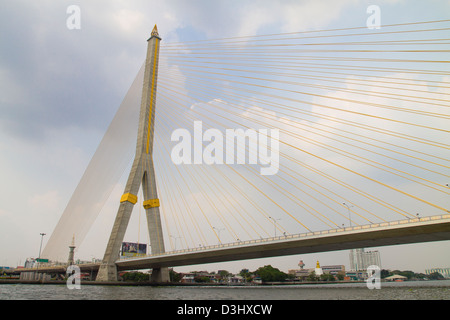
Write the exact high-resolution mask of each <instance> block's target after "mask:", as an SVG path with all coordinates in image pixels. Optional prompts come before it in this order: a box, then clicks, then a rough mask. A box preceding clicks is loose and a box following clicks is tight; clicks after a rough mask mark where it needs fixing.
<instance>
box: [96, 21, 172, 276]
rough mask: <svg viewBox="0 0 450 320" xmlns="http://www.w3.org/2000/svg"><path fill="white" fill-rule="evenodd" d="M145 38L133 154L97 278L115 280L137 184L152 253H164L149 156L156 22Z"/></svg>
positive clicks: (157, 42)
mask: <svg viewBox="0 0 450 320" xmlns="http://www.w3.org/2000/svg"><path fill="white" fill-rule="evenodd" d="M147 41H148V45H147V58H146V61H145V73H144V83H143V89H142V99H141V111H140V116H139V128H138V137H137V143H136V155H135V159H134V162H133V166H132V168H131V172H130V175H129V177H128V181H127V185H126V187H125V193H124V194H123V196H122V198H121V199H120V207H119V210H118V212H117V216H116V220H115V222H114V226H113V230H112V231H111V236H110V238H109V241H108V245H107V248H106V251H105V255H104V257H103V261H102V265H101V266H100V269H99V271H98V274H97V278H96V280H97V281H116V280H117V267H116V265H115V262H116V261H117V259H118V258H119V251H120V246H121V244H122V241H123V238H124V236H125V232H126V229H127V226H128V222H129V221H130V216H131V212H132V210H133V206H134V204H135V203H136V202H137V194H138V191H139V187H140V185H141V183H142V186H143V192H144V202H143V205H144V208H145V211H146V216H147V225H148V231H149V235H150V245H151V247H152V248H151V250H152V254H158V253H164V252H165V249H164V239H163V233H162V226H161V217H160V213H159V199H158V195H157V192H156V182H155V171H154V168H153V159H152V154H153V135H154V128H155V125H154V123H155V110H156V91H157V90H156V87H157V78H158V77H157V75H158V61H159V60H158V59H159V45H160V41H161V38H160V37H159V34H158V29H157V28H156V25H155V27H154V28H153V31H152V33H151V37H150V38H149V39H148V40H147ZM152 280H153V281H155V282H167V281H169V271H168V269H167V268H156V269H154V272H153V274H152Z"/></svg>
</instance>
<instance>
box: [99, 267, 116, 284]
mask: <svg viewBox="0 0 450 320" xmlns="http://www.w3.org/2000/svg"><path fill="white" fill-rule="evenodd" d="M95 280H96V281H101V282H108V281H117V267H116V265H115V264H114V263H112V264H111V263H103V264H101V265H100V268H99V269H98V273H97V277H96V278H95Z"/></svg>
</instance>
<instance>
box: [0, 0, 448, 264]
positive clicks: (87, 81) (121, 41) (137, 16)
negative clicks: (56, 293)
mask: <svg viewBox="0 0 450 320" xmlns="http://www.w3.org/2000/svg"><path fill="white" fill-rule="evenodd" d="M373 4H375V5H378V6H379V7H380V8H381V24H382V25H383V24H394V23H402V22H410V21H427V20H439V19H447V18H448V12H450V3H449V2H448V1H439V0H435V1H427V2H424V1H401V0H385V1H357V0H341V1H328V0H326V1H309V0H304V1H299V0H280V1H269V0H258V1H256V0H253V1H251V0H239V1H225V0H223V1H219V0H214V1H202V0H191V1H186V0H164V1H103V0H101V1H95V2H94V1H75V2H73V1H51V0H47V1H39V2H36V1H8V2H6V1H4V3H2V10H1V11H0V27H1V28H0V44H1V50H0V179H1V183H0V243H2V245H1V246H0V266H1V265H6V266H16V265H22V264H23V263H24V261H25V259H27V258H30V257H36V256H37V255H38V253H39V248H40V241H41V237H40V235H39V234H40V233H46V236H45V237H44V238H43V246H45V244H46V240H47V239H48V237H49V235H50V234H51V232H52V231H53V229H54V227H55V226H56V224H57V222H58V220H59V218H60V216H61V214H62V212H63V211H64V209H65V207H66V205H67V203H68V201H69V199H70V197H71V195H72V193H73V192H74V190H75V188H76V186H77V184H78V182H79V181H80V178H81V176H82V175H83V173H84V171H85V169H86V167H87V165H88V164H89V161H90V159H91V158H92V156H93V154H94V152H95V151H96V149H97V146H98V145H99V143H100V141H101V139H102V137H103V135H104V134H105V132H106V130H107V128H108V126H109V124H110V123H111V121H112V119H113V117H114V115H115V113H116V111H117V109H118V107H119V105H120V103H121V101H122V99H123V98H124V96H125V94H126V92H127V91H128V89H129V87H130V85H131V83H132V81H133V80H134V78H135V76H136V74H137V72H138V71H139V68H140V67H141V65H142V63H143V61H144V60H145V53H146V42H145V41H146V40H147V39H148V37H149V34H150V32H151V30H152V28H153V26H154V25H155V24H157V25H158V30H159V33H160V35H161V37H162V38H163V41H164V43H170V42H185V41H192V40H205V39H216V38H225V37H238V36H252V35H260V34H271V33H282V32H295V31H299V30H300V31H303V30H320V29H333V28H344V27H353V26H361V25H365V23H366V20H367V17H368V14H367V12H366V9H367V7H368V6H369V5H373ZM70 5H77V6H78V7H79V8H80V10H81V11H80V18H81V20H80V27H81V28H80V29H69V28H68V27H67V19H68V18H69V16H70V15H71V14H70V13H67V8H68V7H69V6H70ZM447 38H448V36H447ZM449 182H450V181H449ZM121 192H122V191H121V190H119V189H118V190H114V191H113V195H112V197H116V198H117V197H120V194H121ZM448 201H450V199H449V200H448ZM448 201H447V203H448ZM113 207H114V205H111V207H107V208H110V209H111V210H112V211H113V210H114V208H113ZM110 216H111V215H103V216H100V217H99V218H98V219H97V221H96V226H95V227H94V228H93V231H92V232H91V233H90V234H89V236H88V238H87V239H88V240H87V242H89V241H92V242H91V244H90V245H87V244H86V243H85V244H84V247H83V245H82V246H81V247H80V248H78V251H77V254H79V256H80V257H81V258H83V259H91V258H94V257H95V258H101V257H102V255H103V251H104V241H105V234H108V232H109V231H108V230H110V226H111V223H112V222H111V221H110V220H111V219H110ZM108 218H109V220H108ZM100 233H101V234H102V237H100ZM97 235H99V238H97V237H96V236H97ZM96 241H98V242H97V243H98V246H95V245H92V243H95V242H96ZM94 248H95V249H94ZM374 249H377V250H379V251H380V252H381V260H382V264H383V268H387V269H408V270H413V271H417V272H423V271H424V270H425V269H426V268H432V267H450V255H449V254H448V252H450V241H445V242H438V243H429V244H414V245H401V246H390V247H383V248H371V250H374ZM83 250H85V251H83ZM300 259H302V260H303V261H304V262H305V263H306V267H307V268H308V267H310V268H312V267H314V265H315V262H316V261H317V260H319V261H320V263H321V264H322V265H327V264H344V265H346V267H347V268H348V267H349V262H348V251H340V252H332V253H317V254H308V255H302V256H299V255H296V256H291V257H283V258H267V259H261V260H255V261H241V262H229V263H223V264H211V265H205V266H192V267H183V268H176V270H180V271H187V270H199V269H202V270H205V269H206V270H217V269H227V270H230V271H233V272H238V271H239V270H240V269H242V268H249V269H250V270H252V269H256V268H257V267H259V266H262V265H265V264H272V265H273V266H275V267H278V268H280V269H282V270H284V271H287V270H288V269H295V268H297V263H298V261H299V260H300Z"/></svg>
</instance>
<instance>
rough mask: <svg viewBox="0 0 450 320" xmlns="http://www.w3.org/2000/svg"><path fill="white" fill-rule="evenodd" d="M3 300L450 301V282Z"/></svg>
mask: <svg viewBox="0 0 450 320" xmlns="http://www.w3.org/2000/svg"><path fill="white" fill-rule="evenodd" d="M0 300H233V301H236V300H254V301H255V300H258V301H261V300H266V301H268V300H450V280H441V281H405V282H393V283H392V282H382V283H381V288H380V289H368V288H367V286H366V284H365V283H335V284H317V285H316V284H314V285H285V286H214V287H211V286H204V287H202V286H200V287H198V286H195V287H182V286H179V287H177V286H174V287H172V286H170V287H153V286H99V285H83V284H82V285H81V287H80V289H78V290H77V289H72V290H70V289H68V287H67V286H66V285H63V284H59V285H50V284H45V285H40V284H0Z"/></svg>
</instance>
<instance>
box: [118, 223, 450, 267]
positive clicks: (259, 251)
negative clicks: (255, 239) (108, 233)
mask: <svg viewBox="0 0 450 320" xmlns="http://www.w3.org/2000/svg"><path fill="white" fill-rule="evenodd" d="M442 240H450V218H445V219H442V220H438V221H428V222H425V223H424V222H417V223H406V224H404V225H396V226H387V227H377V228H370V229H368V230H367V229H360V230H351V231H341V232H335V233H330V232H328V233H326V234H322V235H313V236H305V237H300V238H291V239H285V240H275V241H268V242H260V243H256V244H255V243H253V244H249V245H236V246H230V247H221V248H215V249H211V250H199V251H194V252H182V253H178V254H176V253H175V254H167V255H160V256H153V257H145V258H137V259H130V260H122V261H117V262H116V265H117V268H118V270H130V269H149V268H160V267H176V266H186V265H195V264H205V263H214V262H223V261H236V260H246V259H257V258H267V257H276V256H286V255H293V254H306V253H314V252H327V251H338V250H346V249H354V248H369V247H380V246H390V245H399V244H410V243H421V242H431V241H442Z"/></svg>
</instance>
